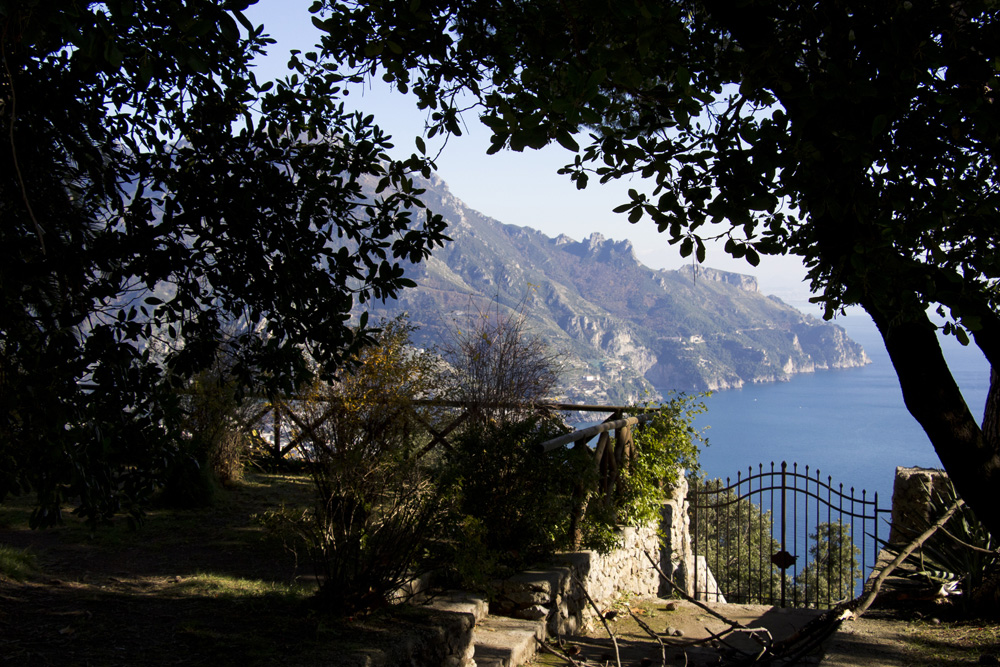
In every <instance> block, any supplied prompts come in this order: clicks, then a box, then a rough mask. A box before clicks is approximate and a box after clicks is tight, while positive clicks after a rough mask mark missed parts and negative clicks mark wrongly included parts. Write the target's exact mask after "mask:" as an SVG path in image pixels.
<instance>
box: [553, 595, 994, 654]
mask: <svg viewBox="0 0 1000 667" xmlns="http://www.w3.org/2000/svg"><path fill="white" fill-rule="evenodd" d="M630 607H631V608H632V609H633V611H635V612H636V614H637V615H638V616H639V617H640V618H641V619H643V620H644V622H645V623H646V624H647V625H648V626H649V627H650V628H651V629H652V630H653V631H654V632H656V633H657V634H658V635H660V637H661V638H662V639H663V641H664V643H665V645H666V650H665V653H666V657H667V664H668V665H688V666H690V667H696V666H699V665H718V664H726V663H725V661H723V662H722V663H720V662H719V660H720V650H719V649H720V648H722V650H723V654H724V653H725V647H724V646H720V645H719V644H718V643H716V644H715V645H714V646H712V647H685V646H684V644H685V643H686V642H687V641H689V640H691V639H704V638H706V637H708V636H709V633H718V632H719V631H721V630H724V629H725V628H726V627H727V626H726V624H725V623H723V622H722V621H719V620H718V619H716V618H715V617H713V616H711V615H710V614H708V613H706V612H704V611H703V610H701V609H699V608H697V607H695V606H693V605H690V604H688V603H685V602H676V601H668V600H641V601H635V602H633V603H632V604H631V605H630ZM712 607H713V608H714V609H716V610H717V611H719V612H721V613H722V614H724V615H725V616H727V617H728V618H731V619H733V620H734V621H738V622H740V623H742V624H744V625H747V626H750V627H765V628H767V629H768V631H769V632H770V635H771V637H772V638H773V640H775V641H780V640H781V639H783V638H785V637H787V636H788V635H790V634H791V633H792V632H794V631H795V630H796V629H798V628H800V627H802V626H803V625H804V624H805V623H807V622H808V621H809V620H810V619H812V618H815V617H816V616H817V615H818V613H819V612H817V611H815V610H791V609H780V608H774V607H768V606H760V605H712ZM623 609H624V608H620V609H619V612H620V613H618V614H617V615H616V616H615V618H614V619H613V620H612V621H611V622H610V623H609V625H610V626H611V629H612V632H614V634H615V636H616V638H617V640H618V647H619V653H620V657H621V663H622V665H624V666H626V667H633V666H636V667H637V666H641V665H659V664H661V659H662V658H661V656H662V653H661V649H660V647H659V645H658V644H657V643H656V642H655V641H653V640H652V639H651V638H650V637H649V636H648V634H647V633H646V632H645V631H644V630H643V629H642V628H641V627H640V626H639V624H638V623H636V622H635V621H633V620H632V618H631V616H630V615H628V613H627V612H625V613H621V612H622V610H623ZM930 611H932V612H933V611H935V610H934V609H933V608H932V609H930ZM937 612H938V616H940V617H941V618H938V617H937V616H934V615H931V614H930V613H928V610H926V609H925V610H923V611H920V610H916V609H910V610H905V609H904V610H901V609H896V610H891V611H887V610H874V611H871V612H870V614H871V616H870V617H869V616H865V617H863V618H861V619H859V620H853V621H847V622H845V623H844V624H842V625H841V629H840V630H839V631H838V632H837V633H836V634H835V635H834V636H833V637H832V638H830V639H829V640H827V642H826V643H825V644H824V646H823V650H822V651H816V652H815V653H813V654H812V655H808V656H805V657H804V658H802V659H801V660H800V662H799V664H803V665H821V666H822V667H857V666H858V665H864V666H865V667H932V666H941V667H949V666H958V665H980V664H985V665H989V664H1000V660H998V659H997V657H998V656H1000V627H998V623H997V619H969V620H962V619H961V618H959V615H958V614H957V613H956V612H955V611H954V610H950V609H947V608H940V609H938V610H937ZM668 637H669V639H668ZM727 641H728V643H729V644H730V645H731V646H734V647H736V648H739V649H742V650H745V651H751V652H752V651H753V650H754V647H755V644H754V642H752V641H751V640H749V639H747V638H745V637H743V638H733V639H731V640H727ZM553 648H554V649H556V650H559V647H558V644H557V643H555V642H553ZM562 648H563V649H564V650H565V649H568V650H569V651H570V652H571V653H572V654H573V655H574V656H575V658H576V659H577V660H578V661H581V662H582V661H583V660H587V661H589V663H590V664H598V665H604V664H614V647H613V644H612V642H611V640H610V639H609V638H608V635H607V632H605V630H604V628H603V627H601V626H599V625H598V626H597V627H596V628H594V629H593V630H591V631H590V632H588V633H587V634H586V635H578V636H572V637H564V638H563V641H562ZM535 664H537V665H565V664H566V663H565V661H564V660H562V659H561V658H557V657H555V656H552V655H539V656H538V657H537V658H536V661H535Z"/></svg>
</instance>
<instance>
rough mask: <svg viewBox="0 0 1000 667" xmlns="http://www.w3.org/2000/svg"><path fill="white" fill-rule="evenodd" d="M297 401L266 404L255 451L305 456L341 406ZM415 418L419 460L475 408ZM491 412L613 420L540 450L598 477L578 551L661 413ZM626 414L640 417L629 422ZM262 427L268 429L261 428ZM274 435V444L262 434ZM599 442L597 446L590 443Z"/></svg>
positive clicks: (602, 409)
mask: <svg viewBox="0 0 1000 667" xmlns="http://www.w3.org/2000/svg"><path fill="white" fill-rule="evenodd" d="M297 401H298V399H295V398H292V399H275V400H271V401H268V402H267V403H265V404H263V405H262V406H261V408H260V410H258V411H256V412H254V413H253V414H252V416H251V418H250V419H249V420H247V422H246V423H245V424H244V427H245V428H244V430H245V431H246V432H247V433H251V434H253V436H254V437H255V441H256V445H257V446H258V447H259V448H261V449H263V450H264V451H265V452H266V453H267V455H268V456H269V457H271V458H272V459H274V460H281V459H284V458H286V457H288V456H295V455H299V456H301V454H302V452H301V450H300V448H302V447H303V446H304V445H306V444H307V443H308V442H309V441H310V440H318V436H317V430H318V429H319V428H320V427H321V426H322V425H323V424H324V423H325V422H326V421H328V420H329V419H330V418H331V417H333V416H334V415H335V414H336V411H337V409H338V406H337V405H335V404H333V403H329V404H328V405H327V407H326V408H324V409H323V410H321V411H320V412H319V414H318V415H317V416H315V417H313V418H312V419H309V418H307V417H303V416H302V414H300V412H301V411H297V410H295V409H294V404H295V403H296V402H297ZM411 405H412V406H413V408H414V410H413V414H414V416H415V417H416V418H417V420H418V421H419V422H420V424H421V426H422V427H423V428H424V429H425V430H426V431H427V434H428V436H429V439H428V441H427V443H425V444H423V445H422V446H421V447H420V449H419V450H417V452H416V454H415V455H414V456H415V458H419V457H422V456H424V455H425V454H427V453H428V452H430V451H431V450H432V449H434V448H435V447H445V448H449V447H451V443H450V442H449V441H448V437H449V436H451V435H452V434H453V433H455V431H456V429H458V428H459V427H460V426H461V425H462V424H464V423H466V422H467V421H468V420H469V419H470V417H471V416H472V415H473V414H474V408H473V407H472V406H470V405H468V404H466V403H462V402H457V401H439V400H433V401H420V400H416V401H412V403H411ZM488 407H490V408H508V409H517V410H521V411H524V412H525V413H526V414H528V413H532V412H533V413H536V414H552V413H556V412H562V413H604V414H608V415H609V416H608V417H607V418H606V419H605V420H604V421H603V422H601V423H599V424H596V425H593V426H590V427H588V428H583V429H579V430H576V431H573V432H572V433H567V434H565V435H561V436H559V437H557V438H553V439H552V440H549V441H547V442H545V443H542V444H541V445H540V447H539V453H543V452H549V451H552V450H554V449H557V448H559V447H566V446H571V452H572V455H573V456H578V457H581V458H584V457H585V463H584V465H585V466H589V467H590V469H591V470H592V471H593V473H594V474H592V475H585V476H583V477H581V478H580V479H578V480H577V482H576V484H575V486H574V488H573V509H572V514H571V519H570V535H571V537H572V542H573V545H574V547H578V546H579V545H580V543H581V541H582V539H583V533H582V527H581V526H582V520H583V516H584V514H585V513H586V511H587V506H588V504H589V503H590V502H594V501H596V502H601V503H605V504H607V505H612V504H614V503H615V502H616V501H617V500H618V499H619V497H620V495H621V493H622V480H623V478H624V474H623V473H624V472H625V471H627V470H629V469H630V468H631V467H632V466H633V465H634V464H635V461H636V458H637V451H636V448H635V443H634V441H633V437H632V429H633V428H634V427H635V426H637V425H639V424H642V423H645V422H647V421H649V420H650V419H652V418H653V416H654V413H655V412H657V411H658V410H659V408H641V407H631V406H621V405H577V404H572V403H537V404H533V405H500V406H488ZM431 409H434V410H439V411H443V412H444V413H445V415H444V419H443V420H436V421H435V423H432V420H431V419H430V418H428V417H427V416H425V415H424V414H422V411H425V410H431ZM627 413H638V414H635V415H632V416H628V415H627ZM262 424H265V426H263V427H261V425H262ZM258 427H261V428H262V429H263V430H265V432H266V431H267V430H270V438H267V437H264V436H263V435H262V434H261V429H259V428H258ZM595 437H596V438H597V442H596V444H594V445H593V446H591V445H590V441H591V440H593V439H594V438H595Z"/></svg>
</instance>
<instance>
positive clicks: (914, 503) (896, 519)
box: [889, 467, 954, 544]
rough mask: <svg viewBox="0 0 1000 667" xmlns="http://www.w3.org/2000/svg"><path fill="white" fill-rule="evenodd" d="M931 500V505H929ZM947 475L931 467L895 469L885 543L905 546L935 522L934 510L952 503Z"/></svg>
mask: <svg viewBox="0 0 1000 667" xmlns="http://www.w3.org/2000/svg"><path fill="white" fill-rule="evenodd" d="M932 499H934V504H932ZM953 499H954V497H953V494H952V488H951V485H950V484H949V483H948V475H947V473H945V472H944V471H943V470H935V469H932V468H903V467H899V468H896V480H895V482H893V485H892V526H891V527H890V529H889V542H890V543H892V544H906V543H908V542H910V541H912V540H913V538H914V537H916V536H917V535H919V534H920V533H922V532H923V531H924V530H926V529H927V528H928V526H930V524H932V523H933V522H934V521H936V520H937V519H938V517H937V516H936V515H934V511H933V509H932V508H933V507H934V506H935V504H936V505H937V508H938V511H940V509H941V508H942V507H945V506H947V505H948V504H950V503H951V502H952V501H953Z"/></svg>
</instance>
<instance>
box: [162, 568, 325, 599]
mask: <svg viewBox="0 0 1000 667" xmlns="http://www.w3.org/2000/svg"><path fill="white" fill-rule="evenodd" d="M167 590H168V591H169V592H170V593H171V594H174V595H182V596H192V597H206V598H222V599H227V600H237V601H238V600H259V599H263V598H282V599H285V600H288V601H296V600H301V599H304V598H305V597H306V595H308V591H307V589H306V588H305V587H303V586H292V585H287V584H281V583H275V582H272V581H261V580H259V579H245V578H242V577H234V576H230V575H225V574H209V573H199V574H196V575H194V576H192V577H188V578H186V579H183V580H181V581H179V582H177V583H176V584H174V585H172V586H170V587H169V588H168V589H167Z"/></svg>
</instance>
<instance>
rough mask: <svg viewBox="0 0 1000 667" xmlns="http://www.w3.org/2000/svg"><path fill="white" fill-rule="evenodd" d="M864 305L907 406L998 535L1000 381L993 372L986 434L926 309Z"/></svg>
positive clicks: (964, 492)
mask: <svg viewBox="0 0 1000 667" xmlns="http://www.w3.org/2000/svg"><path fill="white" fill-rule="evenodd" d="M863 305H864V306H865V309H866V310H867V311H868V313H869V314H870V315H871V316H872V319H873V320H875V325H876V326H877V327H878V329H879V332H880V333H881V334H882V339H883V340H884V341H885V347H886V350H887V351H888V352H889V357H890V358H891V359H892V364H893V366H894V367H895V369H896V375H897V376H898V377H899V385H900V388H901V389H902V391H903V400H904V401H905V403H906V407H907V409H908V410H909V411H910V414H912V415H913V416H914V417H915V418H916V420H917V421H918V422H919V423H920V425H921V426H922V427H923V429H924V432H925V433H926V434H927V437H928V438H930V441H931V444H933V445H934V450H935V451H936V452H937V454H938V457H939V458H940V459H941V463H942V464H943V465H944V469H945V470H946V471H947V473H948V476H949V477H950V478H951V480H952V482H953V483H954V485H955V489H956V490H957V491H958V493H959V494H960V495H961V496H962V498H963V499H964V500H965V502H966V503H967V504H968V505H969V506H970V507H971V508H972V510H973V511H974V512H975V513H976V516H978V517H979V519H980V520H981V521H982V522H983V524H984V525H985V526H986V527H987V528H988V529H989V530H990V532H991V533H993V534H994V535H1000V503H998V502H997V497H998V493H997V489H1000V452H998V444H1000V439H998V438H997V437H996V434H997V423H996V422H997V418H998V416H997V411H998V407H1000V406H998V403H1000V397H998V396H997V393H998V391H1000V387H998V383H997V382H996V374H995V373H994V374H993V376H992V379H993V382H992V383H991V387H990V397H989V400H988V401H987V414H986V419H985V420H984V423H985V424H986V425H987V431H988V432H989V433H990V434H989V435H987V436H985V437H984V431H983V429H981V428H980V426H979V424H978V423H977V422H976V419H975V418H974V417H973V416H972V413H971V412H970V410H969V407H968V405H966V403H965V399H964V398H963V397H962V392H961V391H960V390H959V388H958V384H956V382H955V379H954V378H953V377H952V374H951V371H950V369H949V368H948V364H947V362H946V361H945V358H944V354H943V353H942V351H941V345H940V343H939V342H938V339H937V332H936V329H935V327H934V325H933V323H931V321H930V319H929V318H928V317H927V314H926V313H925V312H923V311H919V310H911V311H909V312H907V313H905V314H903V315H900V314H898V313H894V314H893V316H892V317H890V316H889V315H887V314H886V313H883V312H882V311H880V310H879V309H878V308H877V307H875V306H874V305H873V304H872V303H865V304H863ZM991 405H992V407H991Z"/></svg>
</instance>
